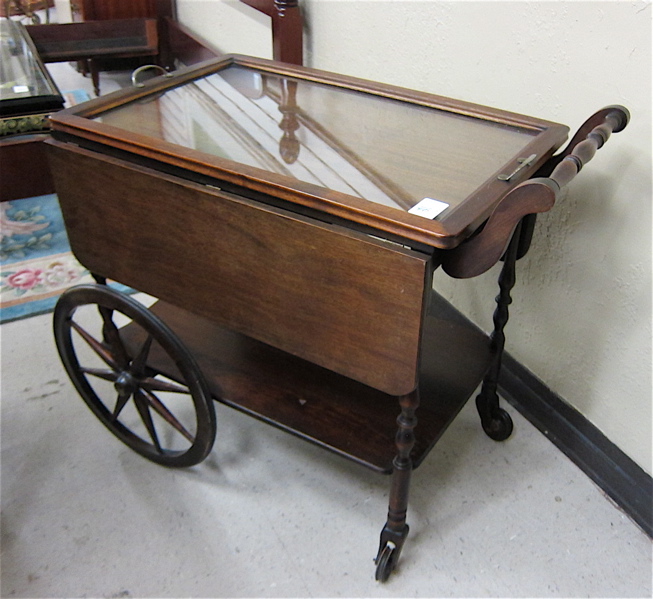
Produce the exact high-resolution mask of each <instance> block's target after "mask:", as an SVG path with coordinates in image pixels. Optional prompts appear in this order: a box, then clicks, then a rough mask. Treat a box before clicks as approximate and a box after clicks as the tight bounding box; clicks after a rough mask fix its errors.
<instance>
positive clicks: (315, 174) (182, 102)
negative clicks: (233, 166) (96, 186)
mask: <svg viewBox="0 0 653 599" xmlns="http://www.w3.org/2000/svg"><path fill="white" fill-rule="evenodd" d="M98 120H101V121H102V122H103V123H106V124H109V125H113V126H116V127H120V128H122V129H125V130H128V131H132V132H135V133H140V134H144V135H148V136H151V137H155V138H158V139H163V140H166V141H169V142H172V143H175V144H178V145H181V146H184V147H187V148H193V149H196V150H199V151H201V152H204V153H206V154H209V155H213V156H219V157H222V158H226V159H229V160H232V161H235V162H238V163H241V164H244V165H248V166H252V167H257V168H260V169H263V170H264V171H267V172H272V173H277V174H280V175H284V176H288V177H292V178H295V179H298V180H300V181H303V182H306V183H312V184H315V185H318V186H320V187H323V188H327V189H330V190H335V191H339V192H343V193H346V194H348V195H352V196H356V197H360V198H364V199H367V200H370V201H373V202H377V203H380V204H384V205H387V206H392V207H394V208H399V209H401V210H409V209H410V208H411V207H413V206H414V205H415V204H417V203H418V202H420V201H421V200H422V199H423V198H426V197H428V198H433V199H436V200H438V201H441V202H445V203H446V204H449V205H457V204H459V203H460V202H462V201H463V200H464V199H465V198H466V197H468V196H469V195H470V194H471V193H473V192H474V191H475V190H476V189H477V188H478V187H479V186H480V185H482V184H483V183H484V182H485V181H487V180H488V179H490V178H492V176H493V175H494V174H495V173H496V172H497V171H499V170H500V169H501V168H502V167H503V166H504V165H505V164H506V163H508V162H509V161H510V160H512V159H514V157H515V155H517V154H518V153H519V152H520V151H521V149H522V148H524V147H525V146H526V145H527V143H529V141H530V140H531V139H532V136H534V135H535V134H536V133H537V131H531V130H526V129H521V128H519V127H516V126H506V125H504V124H499V123H495V122H491V121H488V120H485V119H481V118H476V117H473V116H466V115H460V114H454V113H452V112H446V111H444V110H439V109H435V108H432V107H428V106H421V105H418V104H415V103H409V102H405V101H401V100H395V99H390V98H384V97H380V96H376V95H373V94H370V93H365V92H359V91H353V90H348V89H344V88H338V87H335V86H329V85H325V84H320V83H314V82H308V81H303V80H299V79H292V78H283V77H280V76H277V75H271V74H267V73H265V74H264V73H261V72H259V71H257V70H255V69H251V68H247V67H243V66H237V65H231V66H229V67H227V68H225V69H223V70H221V71H219V72H217V73H214V74H212V75H209V76H207V77H204V78H201V79H197V80H195V81H192V82H191V83H187V84H185V85H181V86H179V87H176V88H172V89H170V90H168V91H166V92H165V93H163V94H160V95H157V96H156V97H155V98H150V99H147V98H146V99H145V100H143V101H140V102H132V103H130V104H126V105H124V106H121V107H118V108H116V109H114V110H111V111H109V112H106V113H103V114H102V115H101V117H98Z"/></svg>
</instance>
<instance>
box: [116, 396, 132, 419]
mask: <svg viewBox="0 0 653 599" xmlns="http://www.w3.org/2000/svg"><path fill="white" fill-rule="evenodd" d="M131 396H132V394H131V393H130V392H129V391H121V392H120V393H119V394H118V399H117V400H116V406H115V407H114V408H113V414H112V416H113V420H114V421H116V420H118V416H120V412H122V410H123V408H124V407H125V406H126V405H127V402H128V401H129V398H130V397H131Z"/></svg>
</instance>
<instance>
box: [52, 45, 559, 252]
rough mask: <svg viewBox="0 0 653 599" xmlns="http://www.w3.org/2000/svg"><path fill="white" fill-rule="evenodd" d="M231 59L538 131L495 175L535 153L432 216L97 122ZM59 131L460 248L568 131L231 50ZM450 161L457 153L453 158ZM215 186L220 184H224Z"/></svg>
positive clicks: (86, 111) (75, 113) (72, 117)
mask: <svg viewBox="0 0 653 599" xmlns="http://www.w3.org/2000/svg"><path fill="white" fill-rule="evenodd" d="M230 65H242V66H244V67H248V68H253V69H255V70H257V71H259V72H260V73H262V74H263V75H265V74H266V73H272V74H275V75H280V76H282V77H288V78H294V79H297V80H299V81H308V82H314V83H323V84H326V85H328V86H332V87H333V88H334V89H339V88H343V89H346V90H353V91H362V92H364V93H367V94H370V95H371V96H374V97H377V98H378V97H380V98H388V99H393V100H398V101H402V102H406V104H407V108H408V107H409V106H410V105H417V106H424V107H428V108H432V109H434V110H435V111H442V113H446V114H451V115H453V116H454V117H467V116H469V117H473V118H476V119H478V120H479V122H490V123H497V125H499V126H500V127H506V128H510V127H513V128H515V129H517V130H522V131H525V132H526V131H527V132H530V133H532V137H530V136H529V139H530V141H529V142H528V143H527V144H526V146H525V147H524V148H523V149H522V151H520V152H519V154H518V155H516V156H515V157H514V159H513V160H510V161H509V162H508V163H507V164H506V165H503V166H501V165H499V169H500V170H498V171H497V173H496V174H497V175H499V174H500V173H502V172H504V170H513V169H514V167H515V165H516V164H518V161H519V158H520V157H521V156H522V154H525V155H531V154H535V155H536V156H537V159H536V160H535V161H534V162H533V163H532V164H531V165H529V166H528V167H527V168H524V169H523V170H522V171H521V172H520V174H519V176H518V177H516V178H514V179H512V180H510V181H501V180H499V179H498V178H491V179H490V180H488V181H487V182H486V183H485V184H484V185H482V186H480V187H479V188H478V189H476V190H475V191H474V192H473V193H472V194H471V195H470V196H469V197H467V198H466V199H465V200H464V201H463V202H462V203H461V204H460V205H459V206H457V207H456V208H455V209H454V210H452V211H451V212H450V214H448V215H447V217H446V218H444V219H442V220H428V219H425V218H422V217H420V216H417V215H413V214H408V213H406V212H403V211H398V210H397V209H396V208H392V207H389V206H383V205H380V204H376V203H373V202H369V201H367V200H365V199H362V198H357V197H355V196H351V195H348V194H345V193H342V192H337V191H334V190H331V189H326V188H324V187H320V186H318V185H315V184H311V183H306V182H302V181H299V180H297V179H294V178H290V177H288V176H284V175H281V174H276V173H272V172H269V171H266V170H264V169H260V168H255V167H252V166H247V165H244V164H239V163H235V162H233V161H230V160H227V159H224V158H221V157H219V156H213V155H208V154H205V153H203V152H199V151H194V150H191V149H187V148H182V147H181V146H179V145H177V144H173V143H170V142H166V141H164V140H160V139H154V138H150V137H148V136H145V135H142V134H137V133H131V132H129V131H127V130H124V129H119V128H112V127H108V126H106V125H103V124H102V123H101V122H98V121H95V120H93V117H94V116H95V115H98V114H101V113H102V112H104V111H106V110H110V109H112V108H115V107H118V106H121V105H123V104H125V103H126V102H129V101H137V100H138V99H139V98H145V97H148V96H149V97H151V96H152V95H153V94H157V93H160V92H162V91H164V90H166V89H168V88H170V87H175V86H177V85H183V84H185V83H188V82H190V81H193V80H194V79H197V78H199V77H202V76H205V75H209V74H211V73H214V72H216V71H219V70H220V69H223V68H226V67H228V66H230ZM53 129H54V130H55V132H56V133H55V135H56V134H57V132H61V133H67V134H70V135H74V136H75V137H77V138H79V139H80V140H82V139H86V140H88V141H91V142H99V143H102V144H103V145H105V146H107V147H113V148H116V149H121V150H126V151H129V152H132V153H135V154H138V155H140V156H143V157H146V158H151V159H154V160H157V161H160V162H162V163H165V164H168V165H172V166H175V167H180V168H184V169H188V170H190V171H192V172H194V173H197V174H199V175H206V176H209V177H213V178H215V179H216V180H222V181H225V182H227V183H230V184H235V185H238V186H239V187H241V188H242V189H243V192H244V193H246V192H247V191H249V192H250V193H251V192H261V193H266V194H270V195H272V196H274V197H276V198H279V199H281V200H285V201H288V202H290V203H292V204H294V205H299V206H303V207H305V208H309V209H314V210H316V211H318V212H320V213H326V214H329V215H331V216H333V217H335V218H338V219H343V220H344V221H346V222H347V223H350V224H354V225H361V226H365V227H371V228H373V229H376V230H379V231H381V232H382V233H383V234H384V235H385V236H388V235H389V236H391V237H395V238H399V239H402V240H408V241H410V242H414V243H416V244H425V245H428V246H431V247H437V248H445V249H448V248H452V247H455V246H457V245H458V244H460V243H461V242H462V241H463V240H464V239H465V238H467V237H469V235H471V234H472V233H473V232H474V231H475V230H476V229H477V228H478V227H479V226H480V225H481V224H482V223H483V222H484V221H485V220H486V219H487V218H488V217H489V216H490V214H491V212H492V211H493V209H494V208H495V207H496V205H497V204H498V202H499V200H500V199H501V198H503V197H504V196H505V195H506V194H507V193H508V192H509V191H510V190H511V189H512V188H513V187H516V186H517V185H518V184H519V183H520V182H521V181H523V180H525V179H527V178H528V177H529V176H531V175H532V174H533V173H534V172H535V170H536V169H538V168H540V167H541V166H542V165H543V164H544V163H545V162H546V161H547V160H548V159H549V158H550V157H551V155H552V154H553V152H554V151H555V149H557V148H558V146H559V145H560V144H561V143H562V142H563V140H564V139H565V138H566V134H567V128H566V127H564V126H562V125H556V124H554V123H549V122H547V121H542V120H539V119H533V118H530V117H524V116H521V115H515V114H513V113H508V112H505V111H500V110H496V109H492V108H487V107H483V106H478V105H475V104H471V103H467V102H461V101H457V100H451V99H448V98H443V97H440V96H434V95H431V94H425V93H421V92H414V91H410V90H406V89H402V88H398V87H393V86H388V85H384V84H380V83H375V82H369V81H364V80H361V79H356V78H352V77H345V76H342V75H335V74H332V73H325V72H322V71H317V70H314V69H306V68H303V67H298V66H294V65H289V64H283V63H278V62H272V61H265V60H260V59H253V58H249V57H241V56H226V57H224V58H222V59H219V60H217V61H215V62H213V63H209V64H206V65H198V66H196V67H193V68H188V69H181V70H180V71H178V72H177V73H176V74H175V76H174V77H172V78H170V79H167V80H162V79H158V78H157V79H153V80H151V81H150V82H148V83H147V84H146V86H145V87H144V88H141V89H140V90H138V91H134V90H125V91H124V92H122V93H120V92H119V93H116V94H112V96H111V98H110V99H107V100H98V101H95V102H88V103H85V104H84V106H82V107H79V108H77V109H75V108H73V109H71V110H68V111H65V114H62V115H57V116H56V117H55V118H54V119H53ZM476 143H482V140H477V142H476ZM405 149H406V151H408V150H410V151H411V152H412V153H413V154H414V155H415V156H418V155H420V153H419V152H418V151H417V149H416V148H412V149H411V148H405ZM450 160H452V159H451V158H450ZM217 184H218V185H219V183H217Z"/></svg>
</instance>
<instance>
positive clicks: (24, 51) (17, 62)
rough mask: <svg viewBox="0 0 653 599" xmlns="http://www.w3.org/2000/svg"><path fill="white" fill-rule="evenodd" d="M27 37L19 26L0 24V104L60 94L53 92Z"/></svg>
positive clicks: (4, 20)
mask: <svg viewBox="0 0 653 599" xmlns="http://www.w3.org/2000/svg"><path fill="white" fill-rule="evenodd" d="M26 36H27V33H26V32H25V29H24V28H23V27H22V26H21V25H20V24H19V23H17V22H15V21H12V20H10V19H2V20H0V100H14V99H18V98H32V97H35V96H47V95H56V94H58V93H59V92H58V91H57V90H53V89H52V87H51V85H50V83H49V81H48V79H47V78H46V76H45V73H44V72H43V70H42V68H43V67H42V65H41V64H40V63H39V61H38V59H37V57H35V56H34V55H33V54H32V49H31V47H30V45H29V44H28V42H27V39H26Z"/></svg>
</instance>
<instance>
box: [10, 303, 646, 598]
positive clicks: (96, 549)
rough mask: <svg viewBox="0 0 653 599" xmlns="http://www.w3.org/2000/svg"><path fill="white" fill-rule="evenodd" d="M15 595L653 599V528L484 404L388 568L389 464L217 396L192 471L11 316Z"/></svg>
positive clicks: (427, 479)
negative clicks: (146, 449)
mask: <svg viewBox="0 0 653 599" xmlns="http://www.w3.org/2000/svg"><path fill="white" fill-rule="evenodd" d="M0 339H1V344H2V403H1V408H2V421H1V423H2V453H1V456H2V495H1V498H2V587H1V596H2V597H339V596H344V597H650V596H651V576H652V570H651V568H652V566H651V558H652V550H651V541H650V539H649V538H648V537H647V536H646V535H645V534H644V533H643V532H642V531H641V530H640V529H639V528H638V527H637V526H636V525H634V524H633V523H632V522H631V521H630V520H629V519H628V518H627V517H626V516H624V515H623V514H622V513H621V511H619V509H617V508H616V507H615V506H614V505H613V504H612V503H611V502H610V501H609V500H608V499H607V498H606V497H605V496H604V495H603V494H602V493H601V491H600V490H599V489H598V488H597V487H595V486H594V485H593V484H592V483H591V482H590V481H589V480H588V479H587V477H585V476H584V475H583V473H582V472H580V471H579V470H578V468H576V467H575V466H574V465H573V464H572V463H571V462H569V460H568V459H567V458H566V457H565V456H564V455H563V454H561V453H560V452H559V451H558V450H557V449H556V448H555V447H554V446H553V445H552V444H551V443H550V442H549V441H548V440H547V439H546V438H545V437H544V436H543V435H541V434H540V433H539V432H538V431H537V430H536V429H535V428H534V427H533V426H531V425H530V424H529V423H528V422H527V421H525V420H524V419H523V418H522V417H521V416H519V414H516V413H514V411H512V410H511V413H512V415H513V418H514V420H515V433H514V434H513V436H512V437H511V438H510V439H509V440H508V441H507V442H505V443H495V442H493V441H491V440H489V439H488V438H487V437H486V436H485V435H484V434H483V432H482V431H481V429H480V426H479V423H478V418H477V415H476V413H475V410H474V408H473V403H470V404H468V406H467V407H466V408H465V409H464V410H463V412H462V413H461V415H460V416H459V417H458V418H457V420H456V421H455V422H454V423H453V425H452V426H451V427H450V428H449V430H448V431H447V432H446V433H445V435H444V437H443V438H442V439H441V441H440V442H439V444H438V445H437V446H436V448H435V449H434V450H433V452H432V453H431V455H430V456H429V457H428V458H427V460H426V461H425V462H424V464H423V465H422V466H420V468H419V469H418V470H417V471H416V472H415V475H414V478H413V484H412V488H411V500H410V510H409V522H410V525H411V534H410V536H409V538H408V541H407V543H406V546H405V547H404V551H403V554H402V559H401V562H400V568H399V570H398V572H396V574H395V575H393V576H392V577H391V578H390V580H389V581H388V582H387V583H386V584H385V585H381V584H379V583H376V582H375V581H374V565H373V562H372V560H373V558H374V555H375V553H376V546H377V542H378V534H379V532H380V529H381V527H382V525H383V523H384V521H385V513H386V509H387V503H386V502H387V495H388V487H389V478H387V477H384V476H382V475H378V474H375V473H373V472H371V471H368V470H367V469H365V468H363V467H361V466H358V465H356V464H353V463H350V462H348V461H346V460H344V459H343V458H340V457H338V456H335V455H332V454H330V453H327V452H325V451H324V450H321V449H319V448H317V447H314V446H312V445H310V444H308V443H306V442H304V441H302V440H299V439H296V438H294V437H292V436H290V435H288V434H286V433H283V432H281V431H278V430H276V429H273V428H271V427H269V426H267V425H264V424H262V423H260V422H258V421H255V420H254V419H252V418H249V417H247V416H245V415H242V414H239V413H236V412H234V411H232V410H230V409H228V408H226V407H224V406H221V405H218V406H217V407H218V438H217V442H216V445H215V447H214V450H213V452H212V453H211V455H210V456H209V457H208V458H207V460H205V461H204V462H203V463H201V464H200V465H198V466H195V467H193V468H191V469H188V470H171V469H167V468H164V467H161V466H157V465H155V464H153V463H151V462H148V461H146V460H145V459H143V458H141V457H140V456H138V455H137V454H135V453H133V452H132V451H131V450H129V449H128V448H126V447H125V446H123V445H122V444H121V443H120V442H119V441H118V440H116V439H115V438H114V437H113V436H112V435H110V434H109V433H108V432H107V431H106V430H105V429H104V427H103V426H102V425H101V424H100V423H99V422H98V421H97V420H96V419H95V416H93V415H92V414H91V412H90V411H89V410H88V409H87V408H86V406H85V405H84V404H83V402H82V401H81V399H80V398H79V397H78V396H77V395H76V393H75V391H74V390H73V388H72V386H71V384H70V383H69V382H68V379H67V376H66V374H65V372H64V370H63V368H62V366H61V365H60V362H59V359H58V356H57V354H56V350H55V348H54V344H53V341H52V332H51V316H50V315H43V316H37V317H33V318H29V319H25V320H21V321H17V322H12V323H7V324H4V325H2V326H1V327H0Z"/></svg>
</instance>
